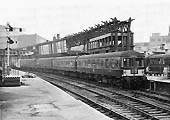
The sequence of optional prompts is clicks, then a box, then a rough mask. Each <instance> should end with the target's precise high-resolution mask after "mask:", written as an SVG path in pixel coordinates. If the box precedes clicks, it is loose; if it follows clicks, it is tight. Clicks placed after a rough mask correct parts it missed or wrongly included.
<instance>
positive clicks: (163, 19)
mask: <svg viewBox="0 0 170 120" xmlns="http://www.w3.org/2000/svg"><path fill="white" fill-rule="evenodd" d="M0 2H1V4H0V25H6V23H7V22H9V23H10V24H11V26H15V27H22V28H23V29H24V33H27V34H34V33H37V34H38V35H40V36H42V37H44V38H46V39H48V40H52V38H53V36H54V35H55V34H60V36H61V37H64V36H66V35H69V34H72V33H78V32H80V31H83V29H88V28H89V27H93V26H95V24H101V23H102V22H101V21H106V20H107V21H109V20H111V19H110V18H114V17H116V18H117V19H118V20H122V21H124V20H127V19H129V17H131V18H132V19H135V20H134V21H133V22H132V25H131V30H132V32H134V42H148V41H149V37H150V36H151V35H152V33H161V35H167V34H168V32H169V26H170V1H169V0H0Z"/></svg>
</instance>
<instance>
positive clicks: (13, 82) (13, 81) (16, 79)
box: [2, 75, 21, 87]
mask: <svg viewBox="0 0 170 120" xmlns="http://www.w3.org/2000/svg"><path fill="white" fill-rule="evenodd" d="M2 82H3V86H5V87H10V86H20V85H21V76H19V75H8V76H4V77H3V78H2Z"/></svg>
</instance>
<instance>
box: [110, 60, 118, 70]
mask: <svg viewBox="0 0 170 120" xmlns="http://www.w3.org/2000/svg"><path fill="white" fill-rule="evenodd" d="M117 67H118V61H117V59H111V68H112V69H114V68H117Z"/></svg>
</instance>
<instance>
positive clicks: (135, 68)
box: [21, 51, 145, 87]
mask: <svg viewBox="0 0 170 120" xmlns="http://www.w3.org/2000/svg"><path fill="white" fill-rule="evenodd" d="M143 61H144V55H143V54H141V53H138V52H135V51H122V52H113V53H103V54H92V55H82V56H65V57H50V58H37V59H25V60H24V59H23V60H21V68H27V69H28V70H35V71H40V72H50V73H61V74H63V75H69V76H79V77H81V78H85V79H90V80H93V81H98V82H99V81H102V82H105V83H109V84H113V83H114V82H115V83H114V84H117V82H119V83H121V82H122V81H125V82H123V83H124V86H128V87H131V86H132V85H127V84H133V85H135V86H136V83H140V84H143V81H144V79H143V78H144V77H145V75H144V70H145V67H144V63H143ZM140 62H142V65H143V66H139V65H138V64H139V63H140Z"/></svg>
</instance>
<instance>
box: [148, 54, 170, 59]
mask: <svg viewBox="0 0 170 120" xmlns="http://www.w3.org/2000/svg"><path fill="white" fill-rule="evenodd" d="M168 57H170V54H157V55H151V56H148V58H168Z"/></svg>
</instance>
